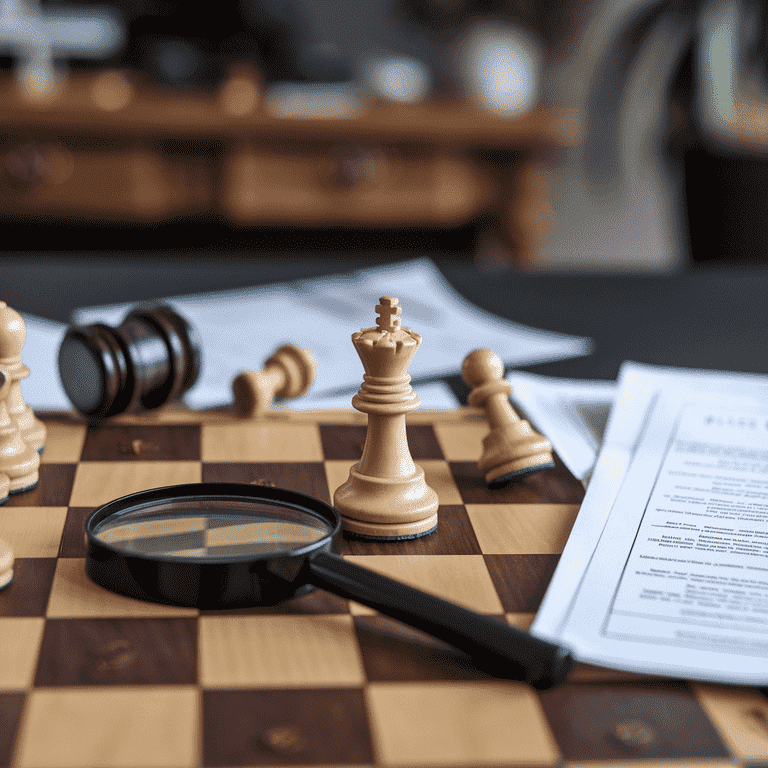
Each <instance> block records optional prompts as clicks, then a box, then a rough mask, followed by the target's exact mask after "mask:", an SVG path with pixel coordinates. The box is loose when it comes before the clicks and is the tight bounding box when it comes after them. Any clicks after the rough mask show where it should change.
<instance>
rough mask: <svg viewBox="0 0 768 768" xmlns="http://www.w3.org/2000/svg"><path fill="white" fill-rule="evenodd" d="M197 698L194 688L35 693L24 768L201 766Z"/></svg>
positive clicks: (22, 747) (22, 754) (23, 746)
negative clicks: (198, 762)
mask: <svg viewBox="0 0 768 768" xmlns="http://www.w3.org/2000/svg"><path fill="white" fill-rule="evenodd" d="M198 696H199V694H198V691H197V690H196V689H195V688H194V687H192V686H189V687H162V688H161V687H150V688H147V687H135V688H87V689H86V688H68V689H66V690H56V689H41V690H36V691H34V692H33V693H32V694H30V696H29V697H28V699H27V705H26V711H25V714H24V718H23V721H22V731H21V736H20V739H19V752H18V756H17V763H18V765H19V766H21V768H33V766H34V768H48V767H49V766H50V768H80V767H81V766H94V765H99V766H104V767H105V768H113V767H118V766H119V767H120V768H123V767H125V768H138V766H157V767H158V768H164V767H165V766H169V767H170V766H173V768H183V766H192V765H196V764H197V761H198V755H197V750H198V743H199V738H200V723H199V707H200V704H199V701H198Z"/></svg>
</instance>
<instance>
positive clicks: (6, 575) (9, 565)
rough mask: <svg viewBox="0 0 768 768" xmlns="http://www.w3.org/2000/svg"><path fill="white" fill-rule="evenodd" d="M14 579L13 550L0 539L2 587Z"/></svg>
mask: <svg viewBox="0 0 768 768" xmlns="http://www.w3.org/2000/svg"><path fill="white" fill-rule="evenodd" d="M12 581H13V550H12V549H11V548H10V547H9V546H8V545H7V544H6V543H5V542H4V541H2V540H0V589H4V588H5V587H7V586H8V585H9V584H10V583H11V582H12Z"/></svg>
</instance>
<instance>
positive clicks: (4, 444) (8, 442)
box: [0, 371, 40, 493]
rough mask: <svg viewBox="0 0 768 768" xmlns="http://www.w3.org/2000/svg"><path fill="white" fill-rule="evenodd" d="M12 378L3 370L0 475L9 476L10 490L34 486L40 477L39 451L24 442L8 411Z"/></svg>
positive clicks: (0, 389) (0, 386)
mask: <svg viewBox="0 0 768 768" xmlns="http://www.w3.org/2000/svg"><path fill="white" fill-rule="evenodd" d="M12 385H13V381H12V380H11V378H10V377H8V376H6V375H5V374H4V373H3V372H2V371H0V477H2V476H3V475H7V476H8V480H9V483H8V492H9V493H21V491H26V490H28V489H30V488H34V487H35V486H36V485H37V483H38V480H39V479H40V475H39V467H40V454H38V452H37V451H36V450H34V449H33V448H32V447H31V446H30V445H27V443H26V442H25V441H24V439H23V437H22V435H21V432H20V431H19V428H18V426H17V425H16V423H15V422H14V421H13V419H12V418H11V417H10V415H9V413H8V408H7V405H6V404H7V402H8V397H9V393H10V391H11V387H12Z"/></svg>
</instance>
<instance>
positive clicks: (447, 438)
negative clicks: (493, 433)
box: [433, 420, 489, 461]
mask: <svg viewBox="0 0 768 768" xmlns="http://www.w3.org/2000/svg"><path fill="white" fill-rule="evenodd" d="M433 428H434V430H435V435H436V436H437V441H438V443H440V448H442V450H443V456H445V459H446V461H477V460H478V459H479V458H480V456H481V455H482V453H483V438H484V437H485V436H486V435H487V434H488V432H489V427H488V424H487V423H486V422H485V421H480V420H478V421H468V422H466V423H464V424H435V425H434V427H433Z"/></svg>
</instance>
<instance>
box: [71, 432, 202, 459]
mask: <svg viewBox="0 0 768 768" xmlns="http://www.w3.org/2000/svg"><path fill="white" fill-rule="evenodd" d="M81 460H82V461H200V426H199V425H197V424H143V425H137V426H129V425H125V424H115V425H112V424H108V425H98V426H92V427H90V428H89V429H88V434H87V435H86V438H85V445H84V446H83V453H82V457H81Z"/></svg>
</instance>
